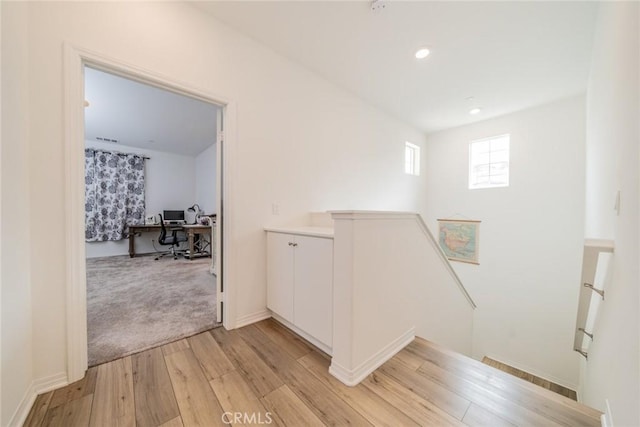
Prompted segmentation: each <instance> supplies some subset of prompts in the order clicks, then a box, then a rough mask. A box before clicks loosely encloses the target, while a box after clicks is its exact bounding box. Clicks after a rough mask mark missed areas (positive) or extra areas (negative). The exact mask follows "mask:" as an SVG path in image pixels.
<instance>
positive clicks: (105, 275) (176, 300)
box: [87, 255, 218, 366]
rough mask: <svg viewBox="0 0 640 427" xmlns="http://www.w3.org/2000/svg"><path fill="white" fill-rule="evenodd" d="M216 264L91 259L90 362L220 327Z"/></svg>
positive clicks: (115, 356) (108, 358) (89, 301)
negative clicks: (212, 267) (212, 271)
mask: <svg viewBox="0 0 640 427" xmlns="http://www.w3.org/2000/svg"><path fill="white" fill-rule="evenodd" d="M210 262H211V259H210V258H200V259H195V260H193V261H189V260H186V259H178V260H174V259H173V258H171V257H166V258H163V259H160V260H158V261H155V260H154V258H153V257H151V256H143V257H137V258H129V256H128V255H124V256H117V257H105V258H90V259H87V329H88V344H89V366H94V365H98V364H101V363H105V362H108V361H111V360H114V359H117V358H120V357H123V356H127V355H129V354H133V353H137V352H140V351H143V350H146V349H149V348H152V347H156V346H158V345H161V344H165V343H167V342H171V341H174V340H177V339H180V338H183V337H187V336H190V335H194V334H196V333H199V332H202V331H204V330H207V329H211V328H213V327H214V326H218V325H217V324H216V322H215V319H216V304H215V302H216V301H215V300H216V292H215V276H213V275H211V274H210V273H209V265H210Z"/></svg>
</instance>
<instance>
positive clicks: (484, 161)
mask: <svg viewBox="0 0 640 427" xmlns="http://www.w3.org/2000/svg"><path fill="white" fill-rule="evenodd" d="M509 139H510V135H508V134H507V135H500V136H493V137H491V138H485V139H478V140H475V141H471V143H470V144H469V189H470V190H474V189H477V188H495V187H508V186H509Z"/></svg>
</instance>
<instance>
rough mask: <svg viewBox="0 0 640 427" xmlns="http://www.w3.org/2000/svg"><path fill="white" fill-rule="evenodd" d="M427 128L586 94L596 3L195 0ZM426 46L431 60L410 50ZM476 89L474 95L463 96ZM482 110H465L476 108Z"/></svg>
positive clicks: (357, 93) (301, 61)
mask: <svg viewBox="0 0 640 427" xmlns="http://www.w3.org/2000/svg"><path fill="white" fill-rule="evenodd" d="M192 4H193V5H194V6H195V7H197V8H199V9H200V10H203V11H205V12H207V13H210V14H212V15H214V16H215V17H216V18H218V19H219V20H221V21H223V22H225V23H227V24H229V25H230V26H232V27H234V28H236V29H238V30H239V31H241V32H243V33H245V34H247V35H249V36H251V37H252V38H254V39H255V40H258V41H259V42H261V43H263V44H264V45H266V46H268V47H270V48H271V49H273V50H275V51H276V52H278V53H280V54H282V55H283V56H285V57H288V58H290V59H292V60H294V61H297V62H299V63H301V64H302V65H304V66H305V67H307V68H309V69H311V70H314V71H316V72H317V73H319V74H320V75H322V76H324V77H325V78H327V79H328V80H330V81H332V82H334V83H336V84H338V85H340V86H342V87H343V88H346V89H347V90H349V91H351V92H353V93H355V94H356V95H358V96H359V97H361V98H363V99H365V100H366V101H368V102H369V103H371V104H373V105H375V106H377V107H379V108H380V109H382V110H385V111H387V112H389V113H390V114H392V115H394V116H396V117H398V118H399V119H401V120H403V121H405V122H408V123H410V124H412V125H414V126H415V127H416V128H418V129H421V130H423V131H425V132H433V131H436V130H440V129H445V128H450V127H454V126H458V125H463V124H467V123H471V122H473V121H478V120H484V119H487V118H490V117H495V116H499V115H503V114H506V113H510V112H514V111H518V110H521V109H524V108H527V107H530V106H534V105H539V104H543V103H547V102H550V101H553V100H555V99H560V98H563V97H567V96H571V95H574V94H578V93H582V92H584V91H585V88H586V84H587V78H588V73H589V66H590V56H591V45H592V39H593V32H594V26H595V16H596V11H597V7H598V5H597V3H596V2H579V1H576V2H539V1H535V2H484V1H472V2H430V1H413V2H401V1H386V2H385V6H386V7H385V8H384V9H383V10H378V11H376V12H373V11H372V10H371V7H370V5H371V3H370V2H366V1H325V2H313V1H235V2H234V1H214V2H204V1H200V2H194V3H192ZM425 45H426V46H428V47H429V48H431V51H432V53H431V55H430V56H429V57H428V58H427V59H426V60H424V61H418V60H416V59H415V58H414V56H413V55H414V52H415V51H416V50H417V48H419V47H421V46H425ZM469 97H473V98H474V99H473V100H468V99H467V98H469ZM473 107H481V108H482V112H481V113H480V114H478V115H476V116H470V115H469V113H468V112H469V110H470V109H471V108H473Z"/></svg>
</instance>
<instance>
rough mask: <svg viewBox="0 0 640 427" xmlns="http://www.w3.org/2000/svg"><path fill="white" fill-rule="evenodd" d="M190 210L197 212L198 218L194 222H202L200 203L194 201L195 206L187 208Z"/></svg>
mask: <svg viewBox="0 0 640 427" xmlns="http://www.w3.org/2000/svg"><path fill="white" fill-rule="evenodd" d="M187 210H188V211H189V212H195V213H196V219H195V222H194V224H200V215H202V210H201V209H200V205H199V204H197V203H194V204H193V206H191V207H190V208H189V209H187Z"/></svg>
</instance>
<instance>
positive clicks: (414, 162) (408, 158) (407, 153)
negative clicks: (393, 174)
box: [404, 142, 420, 176]
mask: <svg viewBox="0 0 640 427" xmlns="http://www.w3.org/2000/svg"><path fill="white" fill-rule="evenodd" d="M404 172H405V173H406V174H407V175H414V176H419V175H420V147H419V146H417V145H415V144H412V143H410V142H405V143H404Z"/></svg>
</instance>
